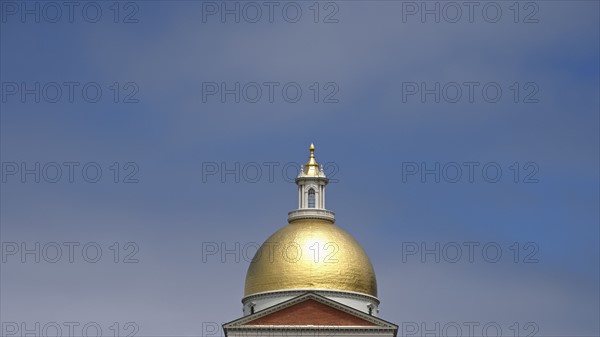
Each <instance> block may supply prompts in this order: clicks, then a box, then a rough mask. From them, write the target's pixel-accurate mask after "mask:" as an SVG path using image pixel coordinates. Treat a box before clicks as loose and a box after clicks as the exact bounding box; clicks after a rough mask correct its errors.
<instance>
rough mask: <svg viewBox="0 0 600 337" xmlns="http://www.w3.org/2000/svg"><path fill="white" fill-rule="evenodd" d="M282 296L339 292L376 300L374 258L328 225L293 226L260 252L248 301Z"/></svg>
mask: <svg viewBox="0 0 600 337" xmlns="http://www.w3.org/2000/svg"><path fill="white" fill-rule="evenodd" d="M282 290H334V291H347V292H353V293H360V294H366V295H370V296H374V297H377V281H376V279H375V272H374V270H373V265H372V264H371V261H370V260H369V257H368V256H367V254H366V253H365V251H364V250H363V249H362V247H361V246H360V245H359V244H358V242H356V240H354V238H353V237H352V236H350V234H348V233H346V232H345V231H344V230H342V229H341V228H340V227H338V226H336V225H335V224H333V223H331V222H330V221H326V220H323V219H302V220H295V221H291V222H290V223H289V224H288V225H287V226H285V227H283V228H281V229H280V230H278V231H277V232H275V233H274V234H273V235H271V237H269V238H268V239H267V240H266V241H265V242H264V243H263V244H262V246H261V247H260V249H258V250H257V252H256V254H255V256H254V259H253V260H252V262H251V263H250V267H249V268H248V272H247V274H246V286H245V291H244V296H245V297H247V296H250V295H254V294H258V293H265V292H274V291H282Z"/></svg>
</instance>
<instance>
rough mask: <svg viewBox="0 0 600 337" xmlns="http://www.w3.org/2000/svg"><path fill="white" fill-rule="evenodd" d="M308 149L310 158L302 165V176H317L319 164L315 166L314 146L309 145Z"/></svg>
mask: <svg viewBox="0 0 600 337" xmlns="http://www.w3.org/2000/svg"><path fill="white" fill-rule="evenodd" d="M308 149H309V150H310V158H309V159H308V163H306V165H304V174H305V175H308V176H318V175H319V164H317V160H316V159H315V144H313V143H311V144H310V147H309V148H308Z"/></svg>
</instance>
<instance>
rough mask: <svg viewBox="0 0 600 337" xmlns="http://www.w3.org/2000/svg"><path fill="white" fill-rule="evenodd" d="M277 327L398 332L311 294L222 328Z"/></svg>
mask: <svg viewBox="0 0 600 337" xmlns="http://www.w3.org/2000/svg"><path fill="white" fill-rule="evenodd" d="M277 326H285V327H291V326H297V327H320V326H321V327H325V326H327V327H340V328H341V327H353V328H360V327H364V328H370V329H373V328H375V329H377V328H383V329H397V326H396V325H395V324H392V323H390V322H387V321H385V320H382V319H380V318H377V317H375V316H372V315H368V314H366V313H364V312H362V311H360V310H357V309H354V308H352V307H349V306H347V305H344V304H342V303H339V302H336V301H334V300H331V299H328V298H326V297H323V296H321V295H318V294H315V293H312V292H308V293H306V294H303V295H300V296H298V297H295V298H293V299H290V300H288V301H285V302H282V303H279V304H276V305H274V306H272V307H270V308H267V309H264V310H261V311H259V312H256V313H254V314H252V315H248V316H244V317H242V318H239V319H237V320H235V321H232V322H229V323H226V324H224V325H223V328H225V329H229V328H243V327H253V328H260V327H277Z"/></svg>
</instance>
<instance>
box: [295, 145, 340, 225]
mask: <svg viewBox="0 0 600 337" xmlns="http://www.w3.org/2000/svg"><path fill="white" fill-rule="evenodd" d="M308 149H309V150H310V157H309V158H308V162H307V163H306V164H305V165H303V166H302V168H301V169H300V174H298V177H297V178H296V184H297V185H298V209H297V210H295V211H291V212H289V213H288V221H290V222H291V221H294V220H297V219H324V220H327V221H330V222H334V221H335V218H334V213H333V212H332V211H329V210H327V209H325V186H326V185H327V183H328V182H329V180H328V179H327V176H325V172H323V168H322V167H320V166H319V164H318V163H317V160H316V159H315V145H314V144H310V147H309V148H308Z"/></svg>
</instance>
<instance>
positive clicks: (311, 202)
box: [308, 188, 315, 208]
mask: <svg viewBox="0 0 600 337" xmlns="http://www.w3.org/2000/svg"><path fill="white" fill-rule="evenodd" d="M308 208H315V190H313V189H312V188H311V189H310V190H308Z"/></svg>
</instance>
